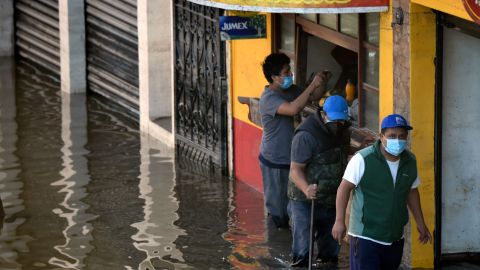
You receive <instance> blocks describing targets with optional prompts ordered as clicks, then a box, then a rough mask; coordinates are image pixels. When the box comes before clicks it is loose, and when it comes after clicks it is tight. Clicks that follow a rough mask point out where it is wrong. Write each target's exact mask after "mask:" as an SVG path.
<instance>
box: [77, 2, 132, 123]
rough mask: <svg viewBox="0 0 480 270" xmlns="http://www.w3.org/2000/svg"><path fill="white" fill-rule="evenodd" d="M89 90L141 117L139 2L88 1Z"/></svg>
mask: <svg viewBox="0 0 480 270" xmlns="http://www.w3.org/2000/svg"><path fill="white" fill-rule="evenodd" d="M85 3H86V34H87V71H88V73H87V74H88V75H87V78H88V87H89V89H90V90H92V91H94V92H96V93H98V94H100V95H102V96H105V97H106V98H108V99H110V100H112V101H114V102H116V103H118V104H120V105H122V106H123V107H125V108H127V109H129V110H131V111H132V112H134V113H135V114H138V37H137V33H138V31H137V1H136V0H116V1H108V0H86V1H85Z"/></svg>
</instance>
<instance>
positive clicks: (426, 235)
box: [417, 224, 432, 244]
mask: <svg viewBox="0 0 480 270" xmlns="http://www.w3.org/2000/svg"><path fill="white" fill-rule="evenodd" d="M417 231H418V233H419V236H418V241H419V242H420V243H421V244H426V243H427V242H428V243H430V244H431V243H432V235H431V234H430V231H429V230H428V228H427V226H425V224H423V225H417Z"/></svg>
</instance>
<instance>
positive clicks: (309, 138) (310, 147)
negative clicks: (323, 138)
mask: <svg viewBox="0 0 480 270" xmlns="http://www.w3.org/2000/svg"><path fill="white" fill-rule="evenodd" d="M318 151H319V145H318V141H317V139H315V137H313V135H312V134H311V133H310V132H307V131H300V132H298V133H297V134H295V136H294V137H293V141H292V161H293V162H296V163H300V164H307V163H309V162H310V159H311V158H312V157H313V154H314V153H316V152H318Z"/></svg>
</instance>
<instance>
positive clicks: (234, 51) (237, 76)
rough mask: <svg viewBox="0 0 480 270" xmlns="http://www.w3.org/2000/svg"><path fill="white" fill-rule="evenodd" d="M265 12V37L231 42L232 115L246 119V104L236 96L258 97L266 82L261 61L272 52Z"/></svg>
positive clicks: (268, 20)
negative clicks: (240, 101)
mask: <svg viewBox="0 0 480 270" xmlns="http://www.w3.org/2000/svg"><path fill="white" fill-rule="evenodd" d="M271 17H272V16H271V14H267V29H266V32H267V38H266V39H248V40H234V41H230V42H231V47H230V48H231V58H230V59H231V61H230V64H231V69H230V70H231V76H230V80H231V81H230V83H231V84H230V85H232V93H233V117H235V118H236V119H239V120H242V121H244V122H246V123H250V124H252V125H254V124H253V123H252V122H250V120H248V106H247V105H244V104H241V103H239V102H238V99H237V98H238V96H247V97H260V95H261V93H262V91H263V88H264V87H265V85H267V84H268V82H267V80H266V79H265V77H264V76H263V72H262V62H263V60H264V59H265V57H266V56H267V55H269V54H270V53H271V52H272V18H271Z"/></svg>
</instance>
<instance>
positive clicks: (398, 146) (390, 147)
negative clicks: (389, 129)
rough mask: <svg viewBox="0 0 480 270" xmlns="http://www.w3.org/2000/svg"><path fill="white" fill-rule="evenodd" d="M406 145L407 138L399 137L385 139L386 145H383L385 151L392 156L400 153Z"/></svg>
mask: <svg viewBox="0 0 480 270" xmlns="http://www.w3.org/2000/svg"><path fill="white" fill-rule="evenodd" d="M406 146H407V140H400V139H387V145H386V146H385V145H384V147H385V151H387V153H389V154H390V155H393V156H398V155H400V154H401V153H402V152H403V151H404V150H405V147H406Z"/></svg>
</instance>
